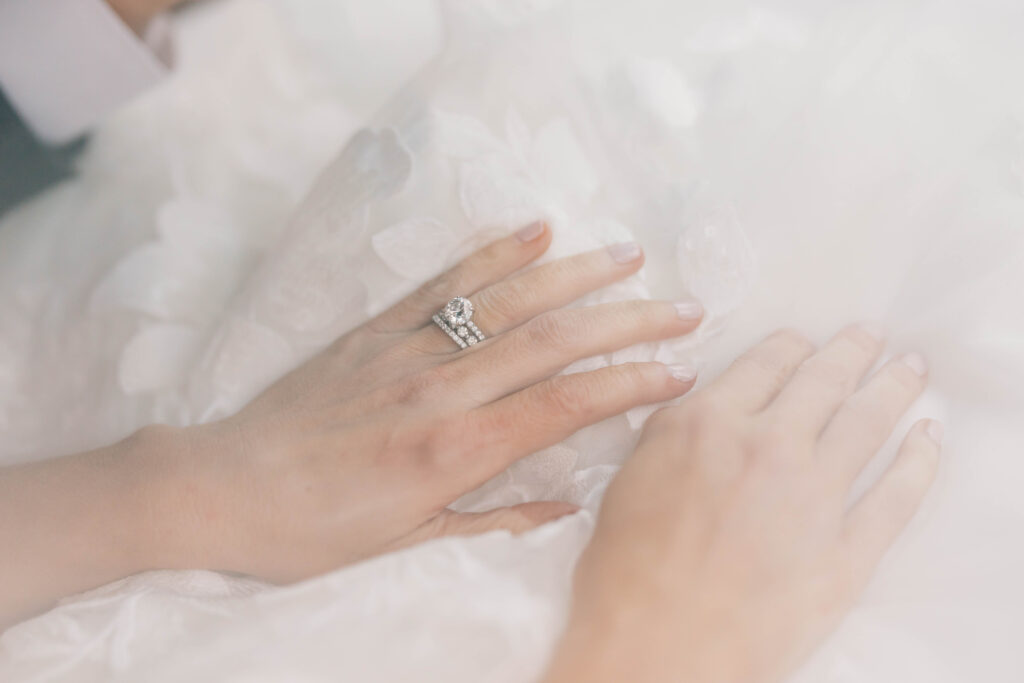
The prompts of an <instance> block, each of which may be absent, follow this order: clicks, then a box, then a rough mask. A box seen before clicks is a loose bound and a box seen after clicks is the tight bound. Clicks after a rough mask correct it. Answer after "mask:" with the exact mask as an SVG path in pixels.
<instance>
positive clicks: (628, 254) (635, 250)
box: [608, 242, 643, 265]
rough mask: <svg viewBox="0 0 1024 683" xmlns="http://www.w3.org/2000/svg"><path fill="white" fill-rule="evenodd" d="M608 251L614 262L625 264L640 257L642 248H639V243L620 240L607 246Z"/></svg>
mask: <svg viewBox="0 0 1024 683" xmlns="http://www.w3.org/2000/svg"><path fill="white" fill-rule="evenodd" d="M608 253H609V254H611V255H612V258H613V259H615V262H616V263H621V264H622V265H625V264H627V263H632V262H633V261H636V260H637V259H638V258H640V254H642V253H643V250H642V249H640V245H639V244H637V243H636V242H620V243H619V244H612V245H611V246H609V247H608Z"/></svg>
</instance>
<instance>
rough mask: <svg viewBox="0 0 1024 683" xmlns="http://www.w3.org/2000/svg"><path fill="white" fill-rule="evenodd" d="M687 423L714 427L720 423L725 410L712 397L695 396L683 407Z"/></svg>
mask: <svg viewBox="0 0 1024 683" xmlns="http://www.w3.org/2000/svg"><path fill="white" fill-rule="evenodd" d="M685 412H686V416H687V421H688V422H689V423H692V424H699V425H716V424H718V423H719V422H721V421H722V418H723V415H725V413H726V408H725V406H723V405H722V404H721V402H720V401H719V400H718V399H716V398H715V397H714V396H707V395H705V396H697V397H694V399H693V400H691V401H688V402H687V403H686V405H685Z"/></svg>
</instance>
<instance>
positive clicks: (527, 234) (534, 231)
mask: <svg viewBox="0 0 1024 683" xmlns="http://www.w3.org/2000/svg"><path fill="white" fill-rule="evenodd" d="M543 234H544V223H543V222H542V221H534V222H533V223H530V224H529V225H527V226H526V227H525V228H519V230H518V231H516V237H518V238H519V241H520V242H532V241H534V240H535V239H537V238H538V237H540V236H541V235H543Z"/></svg>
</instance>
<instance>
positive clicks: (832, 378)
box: [804, 357, 856, 390]
mask: <svg viewBox="0 0 1024 683" xmlns="http://www.w3.org/2000/svg"><path fill="white" fill-rule="evenodd" d="M804 367H805V372H806V373H807V374H808V376H810V377H811V378H812V379H814V380H815V381H817V382H818V383H819V384H822V385H825V386H828V387H835V388H837V389H840V390H847V389H850V388H852V386H853V382H854V380H855V379H856V373H855V372H853V371H852V369H851V368H850V366H849V364H848V363H844V362H842V361H840V360H835V359H832V358H820V357H819V358H816V359H814V362H811V363H808V364H807V365H805V366H804Z"/></svg>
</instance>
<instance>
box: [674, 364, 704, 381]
mask: <svg viewBox="0 0 1024 683" xmlns="http://www.w3.org/2000/svg"><path fill="white" fill-rule="evenodd" d="M668 373H669V374H670V375H672V377H674V378H675V379H676V380H678V381H680V382H682V383H684V384H689V383H690V382H692V381H693V380H695V379H697V367H696V366H695V365H694V364H693V363H673V364H672V365H669V366H668Z"/></svg>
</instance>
